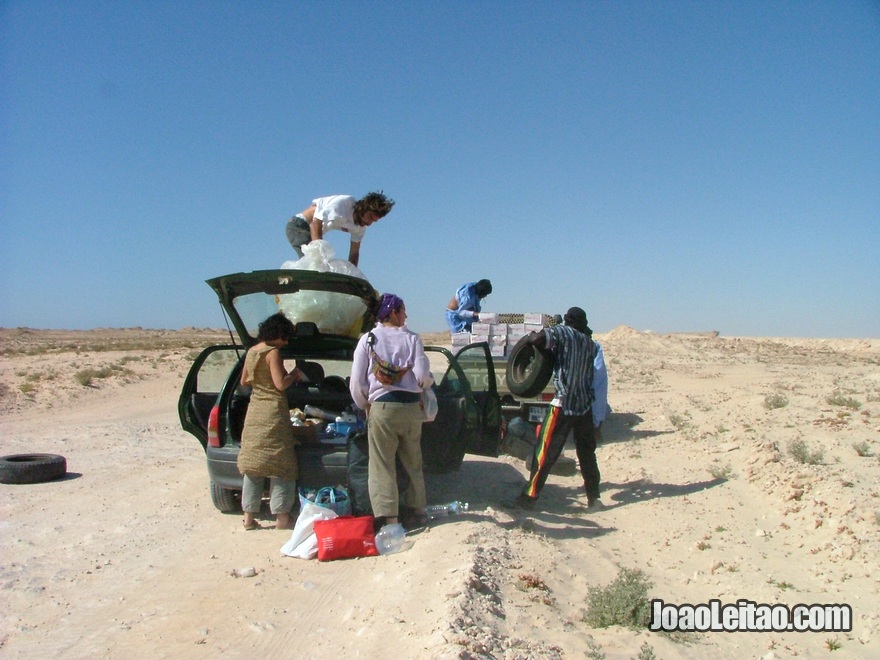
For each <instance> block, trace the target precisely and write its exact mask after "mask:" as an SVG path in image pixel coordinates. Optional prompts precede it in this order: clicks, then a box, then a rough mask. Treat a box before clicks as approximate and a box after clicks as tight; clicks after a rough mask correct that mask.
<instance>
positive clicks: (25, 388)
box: [18, 382, 37, 396]
mask: <svg viewBox="0 0 880 660" xmlns="http://www.w3.org/2000/svg"><path fill="white" fill-rule="evenodd" d="M18 389H19V391H21V393H22V394H24V395H25V396H30V395H32V394H33V393H34V392H36V391H37V386H36V385H34V384H33V383H31V382H26V383H22V384H21V385H19V386H18Z"/></svg>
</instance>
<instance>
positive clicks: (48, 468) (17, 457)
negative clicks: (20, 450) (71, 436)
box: [0, 454, 67, 484]
mask: <svg viewBox="0 0 880 660" xmlns="http://www.w3.org/2000/svg"><path fill="white" fill-rule="evenodd" d="M65 474H67V459H65V458H64V456H59V455H58V454H10V455H8V456H0V483H2V484H38V483H42V482H44V481H52V480H53V479H60V478H61V477H63V476H64V475H65Z"/></svg>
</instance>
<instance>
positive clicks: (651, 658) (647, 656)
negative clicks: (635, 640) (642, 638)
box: [637, 642, 657, 660]
mask: <svg viewBox="0 0 880 660" xmlns="http://www.w3.org/2000/svg"><path fill="white" fill-rule="evenodd" d="M656 659H657V656H656V655H654V649H653V648H652V647H651V645H650V644H648V642H644V643H643V644H642V646H641V647H640V648H639V655H638V656H637V660H656Z"/></svg>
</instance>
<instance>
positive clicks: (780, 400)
mask: <svg viewBox="0 0 880 660" xmlns="http://www.w3.org/2000/svg"><path fill="white" fill-rule="evenodd" d="M787 405H788V397H786V396H785V395H784V394H780V393H779V392H774V393H773V394H768V395H767V396H765V397H764V407H765V408H766V409H767V410H776V409H777V408H785V406H787Z"/></svg>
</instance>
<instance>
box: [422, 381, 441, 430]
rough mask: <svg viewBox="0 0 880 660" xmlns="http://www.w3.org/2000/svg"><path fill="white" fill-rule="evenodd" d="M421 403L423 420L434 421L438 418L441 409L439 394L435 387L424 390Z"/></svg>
mask: <svg viewBox="0 0 880 660" xmlns="http://www.w3.org/2000/svg"><path fill="white" fill-rule="evenodd" d="M419 405H420V406H421V407H422V420H423V421H425V422H433V421H434V420H435V419H436V418H437V412H438V410H439V409H440V406H439V404H438V403H437V395H436V394H435V393H434V388H433V387H429V388H427V389H424V390H422V393H421V395H420V397H419Z"/></svg>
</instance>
